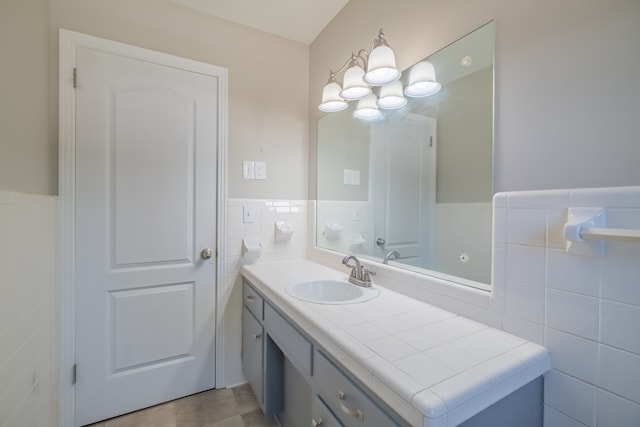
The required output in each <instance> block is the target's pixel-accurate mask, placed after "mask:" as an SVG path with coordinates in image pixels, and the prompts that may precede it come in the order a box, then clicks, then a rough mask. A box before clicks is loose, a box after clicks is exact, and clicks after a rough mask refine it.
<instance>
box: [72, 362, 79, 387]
mask: <svg viewBox="0 0 640 427" xmlns="http://www.w3.org/2000/svg"><path fill="white" fill-rule="evenodd" d="M76 382H78V365H76V364H75V363H74V364H73V369H72V371H71V384H75V383H76Z"/></svg>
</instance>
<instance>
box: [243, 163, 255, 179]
mask: <svg viewBox="0 0 640 427" xmlns="http://www.w3.org/2000/svg"><path fill="white" fill-rule="evenodd" d="M242 178H243V179H255V162H253V161H252V160H244V161H243V162H242Z"/></svg>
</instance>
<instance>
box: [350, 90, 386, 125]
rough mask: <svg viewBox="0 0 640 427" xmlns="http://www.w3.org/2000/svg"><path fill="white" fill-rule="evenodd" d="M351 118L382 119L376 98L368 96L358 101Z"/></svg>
mask: <svg viewBox="0 0 640 427" xmlns="http://www.w3.org/2000/svg"><path fill="white" fill-rule="evenodd" d="M353 117H355V118H356V119H360V120H375V119H379V118H380V117H382V112H381V111H380V109H379V108H378V103H377V99H376V96H375V95H374V94H370V95H369V96H367V97H365V98H362V99H361V100H360V101H358V105H357V106H356V109H355V110H354V111H353Z"/></svg>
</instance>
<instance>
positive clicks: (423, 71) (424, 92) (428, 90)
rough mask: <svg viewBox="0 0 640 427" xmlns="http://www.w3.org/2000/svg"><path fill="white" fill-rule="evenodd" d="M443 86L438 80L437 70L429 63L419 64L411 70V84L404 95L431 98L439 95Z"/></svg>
mask: <svg viewBox="0 0 640 427" xmlns="http://www.w3.org/2000/svg"><path fill="white" fill-rule="evenodd" d="M440 88H442V85H441V84H440V83H438V81H437V80H436V70H435V69H434V68H433V64H432V63H431V62H429V61H422V62H418V63H417V64H416V65H414V66H413V67H411V70H409V84H408V85H407V87H406V88H405V89H404V94H405V95H407V96H412V97H421V96H430V95H434V94H436V93H438V92H439V91H440Z"/></svg>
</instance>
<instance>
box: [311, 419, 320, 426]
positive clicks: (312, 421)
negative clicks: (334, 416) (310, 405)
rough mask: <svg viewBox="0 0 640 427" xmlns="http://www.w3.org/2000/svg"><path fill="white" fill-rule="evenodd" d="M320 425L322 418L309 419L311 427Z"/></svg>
mask: <svg viewBox="0 0 640 427" xmlns="http://www.w3.org/2000/svg"><path fill="white" fill-rule="evenodd" d="M321 425H323V424H322V418H320V417H318V418H312V419H311V427H320V426H321Z"/></svg>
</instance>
